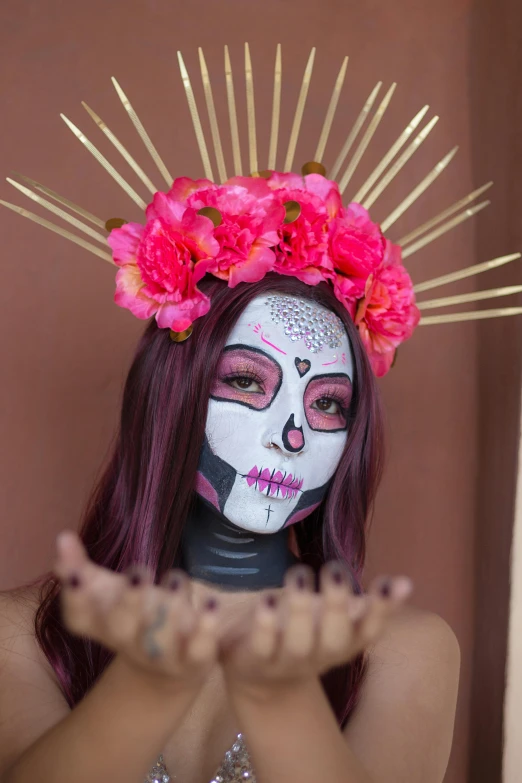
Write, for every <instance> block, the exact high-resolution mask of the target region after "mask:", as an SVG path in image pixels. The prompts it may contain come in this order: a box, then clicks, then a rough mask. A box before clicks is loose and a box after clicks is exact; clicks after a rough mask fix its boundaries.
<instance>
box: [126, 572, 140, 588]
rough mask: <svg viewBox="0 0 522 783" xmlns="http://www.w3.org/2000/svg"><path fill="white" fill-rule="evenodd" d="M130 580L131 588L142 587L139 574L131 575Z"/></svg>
mask: <svg viewBox="0 0 522 783" xmlns="http://www.w3.org/2000/svg"><path fill="white" fill-rule="evenodd" d="M128 579H129V584H130V586H131V587H139V586H140V585H141V582H142V579H141V576H140V575H139V574H130V575H129V577H128Z"/></svg>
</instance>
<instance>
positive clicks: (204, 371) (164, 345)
mask: <svg viewBox="0 0 522 783" xmlns="http://www.w3.org/2000/svg"><path fill="white" fill-rule="evenodd" d="M200 288H201V290H203V291H204V292H205V293H206V294H207V295H208V296H209V297H210V299H211V302H212V306H211V308H210V312H209V313H208V315H206V316H205V317H204V318H200V319H198V320H197V321H196V322H195V324H194V332H193V334H192V336H191V337H190V339H188V340H187V341H186V342H183V343H173V342H172V340H171V339H170V336H169V332H168V330H161V329H159V328H158V327H157V326H156V323H155V321H152V322H151V323H150V324H149V326H148V327H147V329H146V331H145V333H144V335H143V337H142V338H141V341H140V343H139V346H138V349H137V352H136V355H135V358H134V360H133V363H132V366H131V368H130V371H129V374H128V377H127V381H126V384H125V389H124V394H123V403H122V410H121V420H120V427H119V431H118V435H117V438H116V442H115V445H114V450H113V453H112V456H111V458H110V460H109V462H108V465H107V466H106V468H105V471H104V473H103V475H102V477H101V479H100V481H99V483H98V485H97V486H96V487H95V490H94V492H93V495H92V497H91V500H90V503H89V505H88V508H87V511H86V514H85V517H84V520H83V525H82V528H81V532H80V535H81V538H82V541H83V543H84V545H85V547H86V549H87V552H88V554H89V557H90V558H92V560H93V561H94V562H96V563H99V564H100V565H102V566H104V567H106V568H110V569H112V570H114V571H123V570H124V569H126V568H127V567H129V566H131V565H133V564H136V563H140V564H144V565H147V566H148V567H149V568H150V569H151V570H152V571H153V573H155V575H156V578H158V579H159V578H160V577H161V575H162V574H163V573H164V572H165V571H166V570H168V569H169V568H172V567H173V566H175V565H178V564H179V559H180V540H181V533H182V529H183V525H184V524H185V521H186V519H187V518H188V516H189V512H190V507H191V502H192V499H193V487H194V486H195V480H196V472H197V467H198V461H199V456H200V451H201V447H202V444H203V438H204V433H205V423H206V415H207V405H208V399H209V396H210V389H211V383H212V379H213V376H214V373H215V370H216V367H217V362H218V360H219V357H220V354H221V351H222V349H223V347H224V345H225V342H226V339H227V336H228V334H229V332H230V330H231V329H232V327H233V326H234V323H235V322H236V320H237V319H238V317H239V315H240V314H241V312H242V311H243V310H244V309H245V307H246V306H247V305H248V303H249V302H250V301H251V300H252V299H254V298H255V297H256V296H259V295H262V294H265V293H268V292H273V291H278V292H282V293H284V294H288V295H296V296H299V297H301V298H303V299H309V300H312V301H315V302H318V303H319V304H322V305H324V306H325V307H327V308H328V309H330V310H332V311H334V312H335V313H336V314H337V315H338V316H339V318H340V319H341V320H342V322H343V323H344V325H345V328H346V331H347V334H348V337H349V339H350V342H351V344H352V348H353V355H354V363H355V382H354V394H353V398H352V403H351V408H350V422H349V436H348V441H347V444H346V447H345V450H344V453H343V456H342V458H341V461H340V464H339V467H338V469H337V471H336V474H335V476H334V478H333V479H332V482H331V484H330V487H329V490H328V493H327V496H326V498H325V500H324V501H323V503H322V504H321V506H320V507H319V508H318V509H316V511H314V512H313V513H312V514H311V515H310V516H309V517H307V518H306V519H304V520H302V521H301V522H298V523H296V524H295V525H294V530H295V532H296V537H297V542H298V545H299V551H300V555H301V560H302V561H303V562H305V563H307V564H309V565H311V566H312V567H313V568H314V569H318V568H319V567H320V566H321V565H322V564H323V563H324V562H325V561H327V560H331V559H338V560H342V561H344V562H345V563H346V564H347V565H348V567H349V569H350V572H351V574H352V579H353V587H354V590H355V591H356V592H357V593H360V592H361V591H362V588H361V585H360V581H359V580H360V577H361V573H362V569H363V566H364V561H365V554H366V532H367V529H366V525H367V523H368V519H369V515H370V511H371V507H372V502H373V499H374V495H375V491H376V489H377V484H378V481H379V478H380V473H381V464H382V454H383V446H382V415H381V409H380V403H379V397H378V393H377V389H376V384H375V379H374V376H373V373H372V371H371V369H370V365H369V362H368V359H367V357H366V353H365V350H364V348H363V346H362V343H361V341H360V338H359V335H358V332H357V330H356V328H355V326H354V324H353V322H352V320H351V319H350V317H349V315H348V313H347V312H346V310H345V309H344V307H343V306H342V305H341V304H340V303H339V302H338V301H337V299H336V298H335V296H334V294H333V291H332V289H331V288H330V287H329V286H327V285H326V284H324V283H321V284H320V285H318V286H314V287H311V286H309V285H306V284H304V283H301V282H300V281H298V280H296V279H295V278H292V277H282V276H280V275H275V274H270V275H267V276H266V277H265V278H264V279H263V280H261V281H260V282H258V283H250V284H248V285H245V284H240V285H238V286H237V287H236V288H233V289H231V288H228V286H227V285H226V284H225V283H223V282H222V281H220V280H215V279H214V280H209V281H206V280H205V281H203V282H202V283H201V284H200ZM59 594H60V585H59V583H58V582H57V580H56V579H55V578H54V577H53V576H52V575H51V576H49V577H48V578H47V579H46V581H45V582H44V583H43V587H42V593H41V596H42V598H41V603H40V606H39V609H38V611H37V614H36V619H35V630H36V636H37V638H38V641H39V643H40V645H41V647H42V649H43V651H44V653H45V655H46V656H47V659H48V660H49V662H50V664H51V666H52V667H53V669H54V671H55V673H56V676H57V679H58V682H59V684H60V686H61V688H62V691H63V693H64V695H65V697H66V699H67V701H68V703H69V705H70V706H71V707H73V706H74V705H75V704H77V703H78V702H79V701H80V699H82V697H83V696H84V695H85V694H86V693H87V691H88V690H89V689H90V688H91V687H92V685H93V684H94V683H95V682H96V680H97V678H98V677H99V676H100V674H101V673H102V671H103V670H104V668H105V667H106V666H107V664H108V663H109V662H110V660H111V658H112V657H113V654H112V653H111V652H110V651H108V650H107V649H105V648H103V647H101V646H100V645H98V644H97V643H95V642H92V641H90V640H89V639H84V638H79V637H76V636H73V635H72V634H70V633H69V632H68V631H67V630H66V628H65V627H64V626H63V625H62V622H61V619H60V602H59V598H60V595H59ZM366 668H367V660H366V657H365V656H364V654H361V655H359V656H358V657H357V658H356V659H355V660H353V661H352V662H351V663H350V664H349V665H348V666H344V667H341V668H339V669H336V670H334V671H332V672H330V673H329V674H328V675H326V676H325V677H324V678H323V684H324V687H325V690H326V693H327V696H328V698H329V701H330V703H331V705H332V707H333V709H334V711H335V713H336V715H337V717H338V720H339V723H340V724H341V725H344V724H345V723H346V722H347V720H348V718H349V717H350V715H351V714H352V712H353V710H354V708H355V706H356V704H357V701H358V698H359V694H360V688H361V684H362V681H363V679H364V675H365V672H366Z"/></svg>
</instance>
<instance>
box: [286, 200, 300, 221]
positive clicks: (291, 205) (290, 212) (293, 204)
mask: <svg viewBox="0 0 522 783" xmlns="http://www.w3.org/2000/svg"><path fill="white" fill-rule="evenodd" d="M283 206H284V208H285V209H286V217H285V219H284V221H283V222H284V223H293V222H294V220H297V218H298V217H299V215H300V214H301V204H300V203H299V202H298V201H285V203H284V204H283Z"/></svg>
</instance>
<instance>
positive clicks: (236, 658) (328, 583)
mask: <svg viewBox="0 0 522 783" xmlns="http://www.w3.org/2000/svg"><path fill="white" fill-rule="evenodd" d="M314 583H315V577H314V575H313V572H312V571H311V569H309V568H308V567H306V566H302V565H299V566H294V567H293V568H291V569H290V570H289V571H288V572H287V574H286V577H285V585H284V588H283V590H282V591H278V592H277V593H275V592H274V593H263V594H262V595H261V596H259V598H258V600H257V603H256V606H255V608H254V610H253V612H252V617H251V621H250V623H249V624H248V626H246V627H245V626H243V629H242V630H239V629H238V630H237V632H236V633H235V634H233V635H232V636H231V638H229V639H228V640H227V639H224V640H223V642H222V645H221V653H220V658H221V662H222V664H223V667H224V670H225V675H226V678H227V681H228V683H229V686H230V687H231V688H234V687H236V686H239V687H241V686H243V685H245V684H247V685H254V686H258V685H259V686H263V687H267V686H270V685H273V684H276V685H278V686H279V685H281V684H282V683H284V682H291V681H296V680H299V679H303V678H309V677H316V676H319V675H321V674H324V673H325V672H326V671H328V670H329V669H331V668H333V667H335V666H339V665H342V664H347V663H349V662H350V661H351V660H353V659H354V658H355V657H356V656H357V655H358V654H359V653H361V652H362V651H363V650H364V649H366V648H367V647H369V646H370V645H371V644H373V643H374V642H375V641H376V640H377V639H378V638H379V636H380V635H381V633H382V631H383V629H384V626H385V623H386V620H387V618H389V617H390V616H391V615H392V614H393V613H395V612H396V611H397V610H398V609H399V607H400V606H401V605H402V604H403V603H404V601H405V599H406V598H407V597H408V596H409V595H410V593H411V591H412V583H411V580H410V579H408V578H407V577H396V578H394V579H390V578H385V577H379V578H378V579H376V580H374V581H373V582H372V584H371V586H370V589H369V591H368V593H366V594H363V595H360V596H357V595H355V594H354V593H353V591H352V589H351V587H350V584H349V578H348V575H347V572H346V570H345V568H344V566H343V565H342V564H341V563H336V562H332V563H328V564H327V565H325V566H324V567H323V568H322V570H321V573H320V578H319V591H318V592H315V590H314V586H315V585H314Z"/></svg>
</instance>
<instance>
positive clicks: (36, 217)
mask: <svg viewBox="0 0 522 783" xmlns="http://www.w3.org/2000/svg"><path fill="white" fill-rule="evenodd" d="M0 204H3V205H4V207H7V208H8V209H12V210H13V212H17V213H18V214H19V215H22V217H26V218H29V220H33V221H34V222H35V223H38V225H40V226H43V227H44V228H48V229H49V230H50V231H54V233H55V234H59V235H60V236H61V237H65V239H69V240H70V241H71V242H74V243H75V244H76V245H80V247H84V248H85V249H86V250H89V251H90V252H91V253H94V255H95V256H99V257H100V258H103V260H104V261H108V262H109V263H110V264H114V261H113V260H112V256H111V255H110V254H109V253H105V252H104V251H103V250H100V248H99V247H97V246H96V245H93V244H91V243H90V242H86V241H85V239H82V238H81V237H77V236H76V234H72V233H71V232H70V231H67V230H66V229H65V228H61V226H57V225H55V224H54V223H51V222H50V221H49V220H45V219H44V218H42V217H40V216H39V215H35V214H34V212H29V211H28V210H27V209H23V208H22V207H18V206H16V204H10V203H9V202H8V201H2V200H1V199H0Z"/></svg>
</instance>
